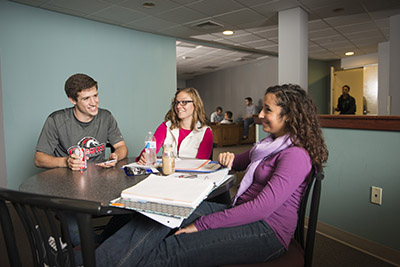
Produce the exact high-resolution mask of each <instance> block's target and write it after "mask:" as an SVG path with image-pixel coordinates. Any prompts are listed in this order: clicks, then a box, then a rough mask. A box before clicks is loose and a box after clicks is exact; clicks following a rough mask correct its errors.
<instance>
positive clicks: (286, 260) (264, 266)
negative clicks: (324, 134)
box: [225, 166, 324, 267]
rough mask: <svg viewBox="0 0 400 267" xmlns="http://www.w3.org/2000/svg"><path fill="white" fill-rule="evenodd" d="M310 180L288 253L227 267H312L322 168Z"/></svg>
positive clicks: (314, 170) (322, 177)
mask: <svg viewBox="0 0 400 267" xmlns="http://www.w3.org/2000/svg"><path fill="white" fill-rule="evenodd" d="M308 179H310V182H309V184H308V187H307V189H306V191H305V193H304V196H303V198H302V201H301V203H300V207H299V211H298V220H297V227H296V231H295V234H294V238H293V239H292V241H291V243H290V245H289V249H288V251H287V252H286V253H285V254H283V255H282V256H281V257H279V258H276V259H274V260H271V261H267V262H261V263H252V264H235V265H226V266H225V267H287V266H290V267H297V266H306V267H311V265H312V258H313V253H314V241H315V233H316V230H317V221H318V209H319V201H320V197H321V185H322V180H323V179H324V172H323V169H322V167H321V166H317V167H313V168H312V170H311V172H310V175H309V177H308ZM311 192H312V194H311V203H310V210H309V216H308V224H307V238H305V236H304V231H305V229H304V228H305V217H306V213H307V203H308V200H309V198H310V193H311Z"/></svg>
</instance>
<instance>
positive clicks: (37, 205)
mask: <svg viewBox="0 0 400 267" xmlns="http://www.w3.org/2000/svg"><path fill="white" fill-rule="evenodd" d="M12 207H13V208H14V209H15V212H16V213H17V214H18V217H16V216H15V217H11V216H10V209H11V208H12ZM104 209H107V208H104V207H102V206H101V204H100V203H97V202H92V201H85V200H76V199H68V198H61V197H53V196H45V195H38V194H32V193H26V192H20V191H15V190H10V189H5V188H0V214H1V216H0V223H1V227H2V230H3V235H4V239H5V244H6V247H7V254H8V257H9V261H10V264H11V266H22V261H21V257H20V253H19V251H18V248H17V242H16V238H15V229H14V226H15V225H16V224H17V225H18V223H19V222H17V220H18V218H19V220H20V224H22V225H23V228H24V229H25V233H26V236H27V239H28V241H29V247H30V249H31V254H32V261H33V264H34V266H44V265H47V266H76V265H77V264H76V263H77V261H76V260H77V259H76V256H75V255H74V250H73V247H72V242H71V238H70V235H69V232H68V230H67V225H66V216H71V215H73V216H76V219H77V222H78V229H79V235H80V240H81V252H82V253H81V254H82V258H83V264H84V266H96V261H95V253H94V252H95V249H94V240H93V230H92V228H91V222H92V216H93V215H95V216H98V215H101V214H103V212H105V211H104ZM23 257H26V254H25V253H24V255H23ZM78 262H79V261H78Z"/></svg>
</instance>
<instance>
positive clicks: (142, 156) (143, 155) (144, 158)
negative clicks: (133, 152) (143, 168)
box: [137, 152, 146, 165]
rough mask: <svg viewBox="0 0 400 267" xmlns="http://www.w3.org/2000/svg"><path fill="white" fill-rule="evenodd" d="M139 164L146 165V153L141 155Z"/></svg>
mask: <svg viewBox="0 0 400 267" xmlns="http://www.w3.org/2000/svg"><path fill="white" fill-rule="evenodd" d="M137 164H140V165H146V153H144V152H143V153H142V154H140V158H139V160H138V161H137Z"/></svg>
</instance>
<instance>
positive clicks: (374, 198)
mask: <svg viewBox="0 0 400 267" xmlns="http://www.w3.org/2000/svg"><path fill="white" fill-rule="evenodd" d="M371 203H375V204H378V205H382V188H380V187H376V186H371Z"/></svg>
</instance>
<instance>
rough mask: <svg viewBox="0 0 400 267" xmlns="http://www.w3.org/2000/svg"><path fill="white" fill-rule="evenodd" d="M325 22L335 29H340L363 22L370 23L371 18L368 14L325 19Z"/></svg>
mask: <svg viewBox="0 0 400 267" xmlns="http://www.w3.org/2000/svg"><path fill="white" fill-rule="evenodd" d="M324 21H325V22H326V23H328V24H329V25H330V26H333V27H340V26H345V25H351V24H356V23H362V22H369V21H371V18H370V17H369V16H368V14H366V13H362V14H356V15H351V16H337V17H331V18H325V19H324Z"/></svg>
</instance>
